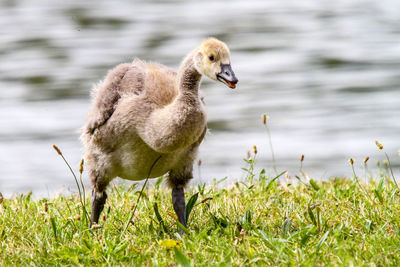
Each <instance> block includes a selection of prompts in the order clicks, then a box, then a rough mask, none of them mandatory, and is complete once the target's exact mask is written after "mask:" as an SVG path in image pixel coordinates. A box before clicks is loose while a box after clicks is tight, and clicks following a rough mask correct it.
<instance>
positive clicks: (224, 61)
mask: <svg viewBox="0 0 400 267" xmlns="http://www.w3.org/2000/svg"><path fill="white" fill-rule="evenodd" d="M227 66H229V67H227ZM202 75H206V76H208V77H210V78H211V79H214V80H219V81H221V82H223V83H225V84H227V85H228V86H230V87H231V88H234V87H235V84H236V83H237V79H236V77H235V75H234V73H233V71H232V69H231V68H230V59H229V50H228V48H227V47H226V45H225V44H224V43H222V42H220V41H218V40H216V39H213V38H211V39H207V40H205V41H204V42H203V43H202V44H201V45H200V46H199V47H197V48H196V49H194V50H193V51H192V52H191V53H189V54H188V56H187V57H186V58H185V59H184V60H183V62H182V63H181V66H180V67H179V69H178V71H174V70H172V69H170V68H168V67H166V66H164V65H161V64H156V63H146V62H143V61H141V60H138V59H135V60H134V61H133V62H132V63H130V64H121V65H118V66H117V67H116V68H114V69H113V70H111V71H110V72H109V73H108V74H107V76H106V78H105V79H104V81H102V82H101V83H100V84H99V85H98V86H97V87H96V89H95V90H94V92H93V106H92V109H91V110H90V112H89V115H88V117H87V120H86V123H85V125H84V127H83V130H82V136H81V139H82V141H83V145H84V158H85V161H86V166H87V169H88V172H89V176H90V179H91V184H92V188H93V191H92V215H91V223H97V222H98V218H99V215H100V213H101V211H102V209H103V207H104V203H105V201H106V198H107V195H106V193H105V190H106V188H107V185H108V184H109V182H110V181H111V180H112V179H114V178H115V177H121V178H123V179H128V180H143V179H146V178H148V177H149V178H154V177H159V176H161V175H164V174H166V173H168V178H167V184H168V185H169V186H170V187H171V188H172V202H173V206H174V209H175V212H176V213H177V215H178V219H179V221H180V222H181V223H182V224H183V225H185V226H186V218H185V200H184V189H183V188H184V187H185V186H186V184H187V183H188V181H189V180H190V179H191V178H192V177H193V175H192V169H193V162H194V160H195V158H196V155H197V151H198V147H199V145H200V143H201V142H202V140H203V138H204V136H205V134H206V131H207V127H206V123H207V122H206V113H205V110H204V104H203V101H202V98H201V96H200V93H199V84H200V79H201V77H202Z"/></svg>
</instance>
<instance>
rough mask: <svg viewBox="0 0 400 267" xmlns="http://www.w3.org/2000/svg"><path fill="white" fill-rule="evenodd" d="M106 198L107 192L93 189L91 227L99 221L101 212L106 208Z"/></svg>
mask: <svg viewBox="0 0 400 267" xmlns="http://www.w3.org/2000/svg"><path fill="white" fill-rule="evenodd" d="M106 199H107V194H106V192H102V193H97V192H96V191H94V190H92V214H91V216H90V227H92V225H93V224H97V223H98V222H99V217H100V213H101V212H102V211H103V209H104V204H105V203H106Z"/></svg>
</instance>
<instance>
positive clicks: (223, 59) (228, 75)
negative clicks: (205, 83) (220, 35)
mask: <svg viewBox="0 0 400 267" xmlns="http://www.w3.org/2000/svg"><path fill="white" fill-rule="evenodd" d="M229 55H230V53H229V48H228V46H226V44H225V43H223V42H221V41H219V40H217V39H215V38H209V39H206V40H204V41H203V42H202V43H201V45H200V46H199V47H198V49H197V54H196V55H195V60H194V62H195V67H196V69H197V71H198V72H199V73H200V74H202V75H206V76H207V77H209V78H210V79H212V80H214V81H220V82H222V83H224V84H226V85H227V86H229V87H230V88H232V89H233V88H235V87H236V84H237V82H238V79H237V78H236V76H235V73H234V72H233V70H232V67H231V60H230V57H229Z"/></svg>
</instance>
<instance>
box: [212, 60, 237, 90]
mask: <svg viewBox="0 0 400 267" xmlns="http://www.w3.org/2000/svg"><path fill="white" fill-rule="evenodd" d="M217 79H218V80H219V81H220V82H223V83H224V84H226V85H228V86H229V87H230V88H232V89H234V88H235V87H236V84H237V82H238V79H237V78H236V76H235V73H234V72H233V70H232V67H231V65H230V64H221V72H220V73H218V74H217Z"/></svg>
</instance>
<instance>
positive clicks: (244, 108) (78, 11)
mask: <svg viewBox="0 0 400 267" xmlns="http://www.w3.org/2000/svg"><path fill="white" fill-rule="evenodd" d="M398 10H400V2H399V1H395V0H386V1H289V0H285V1H277V0H276V1H229V2H227V1H209V0H206V1H96V2H95V4H94V2H93V1H77V0H69V1H46V0H18V1H11V0H10V1H2V2H1V3H0V88H1V98H0V113H1V114H2V116H1V117H0V192H2V193H3V194H6V195H11V194H13V193H17V192H18V193H19V192H27V191H29V190H33V192H34V194H37V195H47V194H49V195H52V194H54V193H55V192H58V191H59V190H64V191H65V190H69V189H71V190H74V181H73V179H72V177H71V175H70V173H69V172H68V169H67V168H66V166H65V165H64V163H63V162H62V161H61V159H60V158H58V156H57V155H56V153H55V152H54V151H53V149H52V144H57V145H58V146H59V147H60V148H61V149H62V150H63V152H64V154H65V156H66V157H67V158H68V159H69V161H70V163H71V164H72V165H73V166H78V164H79V161H80V158H81V144H80V142H79V139H78V137H79V134H78V129H79V127H81V126H82V125H83V122H84V117H85V115H86V113H87V111H88V109H89V106H90V100H89V95H90V90H91V88H92V85H93V84H94V83H96V82H97V81H98V80H100V79H102V78H103V77H104V75H105V74H106V73H107V70H108V69H110V68H112V67H113V66H115V65H116V64H118V63H121V62H130V61H131V60H132V59H133V58H134V57H139V58H142V59H146V60H150V61H157V62H160V63H163V64H166V65H169V66H171V67H175V68H177V67H178V66H179V62H180V61H181V60H182V58H183V57H184V56H185V54H186V53H187V52H189V51H190V50H192V49H193V48H194V47H195V46H196V45H198V44H199V42H200V41H201V40H202V39H203V38H205V37H208V36H215V37H217V38H220V39H221V40H223V41H225V42H226V43H227V44H228V45H229V47H230V48H231V53H232V66H233V68H234V70H235V72H236V75H237V77H238V78H239V80H240V83H239V85H238V87H237V89H236V90H230V89H229V88H227V87H225V86H224V85H222V84H217V83H214V82H211V81H209V80H207V79H204V80H203V83H202V89H203V90H204V92H205V95H206V102H207V106H208V116H209V127H210V134H208V136H207V138H206V140H205V142H204V143H203V145H202V147H201V153H200V158H201V159H202V166H201V177H199V175H198V173H197V168H196V175H195V176H196V179H195V181H194V182H193V183H197V182H199V181H200V182H207V181H212V179H213V178H218V179H220V178H223V177H225V176H228V177H229V179H228V181H236V180H237V179H241V178H243V177H244V174H243V172H242V171H241V167H243V166H245V164H244V162H243V161H242V158H244V157H246V154H247V151H248V150H251V148H252V146H253V145H257V146H258V151H259V154H258V156H257V157H258V160H259V164H258V166H259V168H266V169H267V172H268V173H271V174H273V171H272V165H271V153H270V148H269V146H268V139H267V135H266V132H265V128H264V127H263V125H262V123H261V114H263V113H267V114H269V116H270V120H269V125H270V129H271V133H272V141H273V145H274V150H275V156H276V159H277V164H278V170H288V171H290V173H291V174H292V175H294V174H296V173H298V167H299V158H300V155H301V154H304V155H305V162H304V169H305V170H306V171H307V173H309V174H310V175H311V176H312V177H314V178H316V179H326V178H328V177H330V176H333V175H338V176H343V175H349V174H350V172H351V169H350V167H349V166H348V164H347V163H346V161H347V159H348V158H349V157H354V158H355V159H356V164H357V166H359V165H361V161H362V159H363V158H364V157H365V156H367V155H368V156H370V157H371V160H370V162H371V165H374V164H375V161H376V160H382V159H383V156H382V154H381V153H379V151H377V149H376V147H375V145H374V141H375V140H380V141H381V142H382V143H383V144H384V145H385V148H386V150H387V152H388V153H389V155H390V156H391V157H392V159H393V160H392V161H393V163H394V164H395V165H396V164H397V165H396V166H397V169H398V166H399V164H398V162H399V161H400V160H399V158H398V157H397V156H396V154H397V152H396V151H397V149H399V148H400V145H399V141H398V140H399V133H400V109H399V107H400V42H399V40H400V12H399V11H398ZM397 169H396V171H398V170H397ZM85 179H86V176H85Z"/></svg>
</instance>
